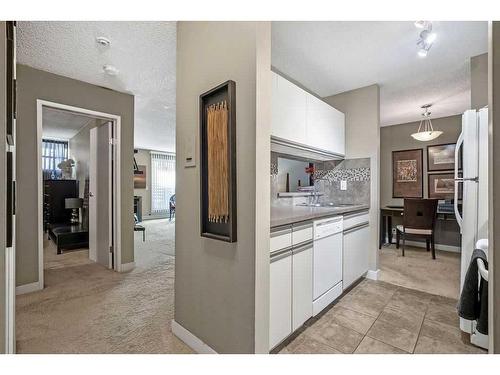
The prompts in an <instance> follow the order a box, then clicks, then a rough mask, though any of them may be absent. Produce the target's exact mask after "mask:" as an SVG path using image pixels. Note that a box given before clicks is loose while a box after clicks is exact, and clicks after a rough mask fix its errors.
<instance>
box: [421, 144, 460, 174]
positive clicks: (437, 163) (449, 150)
mask: <svg viewBox="0 0 500 375" xmlns="http://www.w3.org/2000/svg"><path fill="white" fill-rule="evenodd" d="M455 147H456V144H455V143H447V144H441V145H433V146H427V171H429V172H434V171H450V170H453V169H454V168H455ZM458 160H459V165H458V169H462V162H461V161H462V158H461V157H460V158H459V159H458Z"/></svg>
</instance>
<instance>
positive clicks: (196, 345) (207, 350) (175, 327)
mask: <svg viewBox="0 0 500 375" xmlns="http://www.w3.org/2000/svg"><path fill="white" fill-rule="evenodd" d="M172 332H173V334H174V335H176V336H177V337H178V338H179V339H181V340H182V341H183V342H184V343H185V344H186V345H187V346H189V347H190V348H191V349H193V350H194V351H195V352H196V353H198V354H217V352H216V351H215V350H213V349H212V348H211V347H210V346H208V345H207V344H205V343H204V342H203V341H201V340H200V339H199V338H198V337H196V336H195V335H193V334H192V333H191V332H189V331H188V330H187V329H186V328H184V327H183V326H181V325H180V324H179V323H177V322H176V321H175V320H173V319H172Z"/></svg>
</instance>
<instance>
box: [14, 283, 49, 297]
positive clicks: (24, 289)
mask: <svg viewBox="0 0 500 375" xmlns="http://www.w3.org/2000/svg"><path fill="white" fill-rule="evenodd" d="M42 289H43V286H41V285H40V282H38V281H35V282H34V283H29V284H24V285H19V286H16V296H17V295H19V294H26V293H31V292H36V291H37V290H42Z"/></svg>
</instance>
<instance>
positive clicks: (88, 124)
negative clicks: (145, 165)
mask: <svg viewBox="0 0 500 375" xmlns="http://www.w3.org/2000/svg"><path fill="white" fill-rule="evenodd" d="M51 113H56V114H58V116H59V117H62V118H63V119H64V116H67V117H71V118H73V119H74V118H78V119H80V123H84V124H85V125H84V126H81V127H80V129H78V132H77V134H75V135H74V138H72V139H76V138H77V136H80V138H82V139H85V136H86V137H87V140H86V142H85V141H84V142H83V144H84V146H81V145H79V144H78V143H76V141H75V143H72V142H69V139H68V134H63V136H62V137H61V138H60V139H57V137H54V136H52V137H46V134H47V130H46V129H44V116H45V119H46V118H47V117H48V116H50V114H51ZM52 116H53V115H52ZM76 122H77V125H78V121H76ZM55 123H56V124H57V121H55ZM68 127H69V126H68ZM119 127H120V117H119V116H115V115H112V114H106V113H101V112H96V111H91V110H87V109H83V108H78V107H73V106H67V105H64V104H59V103H53V102H47V101H42V100H37V141H38V163H39V165H38V168H37V169H38V173H39V176H38V197H39V205H38V222H39V224H40V225H39V233H38V236H39V248H38V259H39V283H40V285H39V289H43V287H44V268H54V267H55V268H57V267H65V266H71V265H79V264H82V263H83V264H85V263H94V262H95V263H98V264H101V265H102V266H104V267H106V268H109V269H113V270H116V271H120V264H121V262H120V258H121V256H120V255H121V252H120V249H121V247H120V212H119V211H120V205H119V204H118V202H119V200H120V190H119V189H118V186H119V184H117V183H116V181H119V179H120V175H119V173H120V164H119V163H120V158H119V134H120V133H119V130H120V129H119ZM63 129H65V131H70V130H71V129H67V128H63ZM47 138H52V139H47ZM80 143H82V142H80ZM85 143H87V145H85ZM48 144H50V146H49V147H50V149H49V152H47V149H46V148H47V145H48ZM72 148H73V149H72ZM79 148H80V149H79ZM81 148H84V149H85V148H86V149H85V150H81ZM57 150H58V151H57ZM61 150H63V151H64V150H66V154H65V155H66V157H65V158H64V155H62V154H61ZM82 152H84V153H85V156H82V154H81V153H82ZM73 155H78V158H75V157H73ZM57 158H59V159H61V160H59V159H57ZM63 159H64V160H63ZM73 159H80V160H77V162H78V163H80V165H79V166H77V165H76V164H77V163H76V162H75V160H73ZM83 161H84V162H83ZM48 163H51V168H52V169H50V168H47V164H48ZM56 163H57V165H56ZM75 166H76V170H75ZM47 171H48V172H47ZM76 171H79V172H81V173H79V174H78V175H77V173H76ZM47 173H50V174H51V175H50V176H46V174H47ZM51 189H52V190H53V191H56V190H58V194H59V195H57V199H52V196H51ZM52 195H54V194H52ZM56 209H57V210H58V211H56ZM54 212H57V214H56V213H54ZM57 215H59V216H61V217H62V219H60V218H59V217H55V216H57ZM72 250H74V251H72ZM78 250H80V251H78Z"/></svg>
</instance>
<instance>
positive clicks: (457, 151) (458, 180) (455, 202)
mask: <svg viewBox="0 0 500 375" xmlns="http://www.w3.org/2000/svg"><path fill="white" fill-rule="evenodd" d="M463 143H464V133H463V131H462V133H460V136H459V137H458V140H457V145H456V146H455V193H454V199H453V208H454V210H455V217H456V218H457V223H458V226H459V227H460V233H462V223H463V218H462V216H461V215H460V211H459V210H458V184H460V183H463V182H464V179H463V178H460V177H458V162H459V157H460V147H462V145H463Z"/></svg>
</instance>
